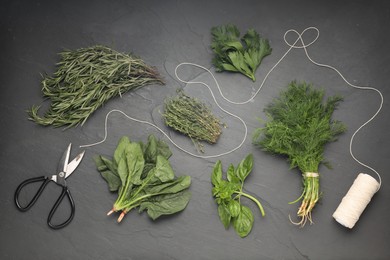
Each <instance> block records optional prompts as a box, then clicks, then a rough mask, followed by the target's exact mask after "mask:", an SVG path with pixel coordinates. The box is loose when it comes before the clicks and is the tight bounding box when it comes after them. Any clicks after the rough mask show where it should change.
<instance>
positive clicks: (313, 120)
mask: <svg viewBox="0 0 390 260" xmlns="http://www.w3.org/2000/svg"><path fill="white" fill-rule="evenodd" d="M323 101H324V91H323V90H317V89H314V88H313V86H312V85H310V84H306V83H297V82H295V81H293V82H291V83H290V84H289V86H288V88H287V90H286V91H282V92H281V93H280V96H279V97H278V98H276V99H274V100H273V102H272V103H270V104H269V105H268V106H267V107H266V108H265V109H264V111H265V112H266V115H267V117H268V119H269V120H268V122H266V123H265V126H264V127H263V128H257V129H256V130H255V133H254V137H253V142H254V144H255V145H258V146H259V147H261V148H262V149H263V150H265V151H267V152H270V153H273V154H281V155H284V156H286V157H287V159H288V161H289V163H290V166H291V168H295V167H297V168H298V169H299V170H300V171H301V172H302V176H303V192H302V195H301V196H300V197H299V198H298V199H297V200H296V201H293V202H291V203H295V202H298V201H300V200H302V203H301V206H300V207H299V209H298V212H297V215H298V217H300V219H301V220H300V221H299V222H298V223H296V224H298V225H301V226H304V225H305V223H306V222H307V220H309V221H310V223H312V218H311V212H312V210H313V208H314V206H315V205H316V203H317V201H318V199H319V197H320V188H319V187H320V184H319V174H318V168H319V166H320V164H321V163H324V164H325V165H326V166H328V167H330V165H329V163H326V162H324V148H325V145H326V144H327V143H328V142H332V141H335V140H336V139H337V138H336V136H337V135H339V134H341V133H343V132H344V131H345V130H346V127H345V126H344V125H343V124H342V123H341V122H340V121H337V120H333V119H332V114H333V111H334V110H335V109H336V108H337V105H338V103H339V102H340V101H342V97H340V96H333V97H329V98H327V100H326V101H325V102H323Z"/></svg>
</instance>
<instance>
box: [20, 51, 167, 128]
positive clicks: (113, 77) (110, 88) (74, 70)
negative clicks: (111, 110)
mask: <svg viewBox="0 0 390 260" xmlns="http://www.w3.org/2000/svg"><path fill="white" fill-rule="evenodd" d="M59 55H60V56H61V60H60V62H59V63H58V64H57V71H56V72H55V73H54V75H53V76H51V77H50V76H44V78H43V80H42V92H43V96H44V97H46V98H47V99H50V101H51V104H50V108H49V109H48V110H47V111H46V113H45V114H44V116H42V117H41V116H39V115H38V110H39V108H40V106H36V105H34V106H32V107H31V109H30V110H28V114H29V116H30V118H29V119H30V120H32V121H34V122H36V123H38V124H41V125H53V126H55V127H60V126H64V125H67V128H69V127H72V126H77V125H79V124H81V125H83V124H84V123H85V122H86V121H87V119H88V118H89V116H90V115H91V114H92V113H93V112H94V111H95V110H96V109H98V108H99V107H101V106H102V105H103V104H104V103H105V102H107V101H108V100H109V99H111V98H113V97H115V96H118V95H119V96H121V95H122V94H124V93H126V92H127V91H129V90H134V89H136V88H139V87H142V86H145V85H147V84H164V82H163V79H162V78H161V77H160V75H159V73H158V71H157V70H156V69H155V68H153V67H151V66H149V65H147V64H146V63H145V62H144V61H143V60H142V59H140V58H138V57H135V56H133V55H132V54H126V53H120V52H117V51H115V50H112V49H110V48H108V47H105V46H100V45H96V46H92V47H89V48H81V49H78V50H74V51H72V50H65V51H63V52H61V53H60V54H59Z"/></svg>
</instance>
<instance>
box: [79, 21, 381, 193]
mask: <svg viewBox="0 0 390 260" xmlns="http://www.w3.org/2000/svg"><path fill="white" fill-rule="evenodd" d="M309 31H311V32H312V33H313V32H314V34H315V37H314V39H312V40H311V41H309V42H308V43H305V41H304V39H303V36H304V35H305V34H307V33H308V32H309ZM291 34H294V35H295V36H296V40H295V41H294V42H293V43H290V42H289V41H288V39H287V37H288V35H291ZM319 35H320V32H319V30H318V28H316V27H307V28H306V29H304V30H303V31H302V32H301V33H299V32H298V31H296V30H294V29H290V30H287V31H286V32H285V34H284V36H283V39H284V42H285V43H286V45H287V46H289V48H288V49H287V51H286V52H285V53H284V54H283V55H282V57H281V58H280V59H279V60H278V61H277V62H276V63H275V64H274V66H272V67H271V69H270V70H269V71H268V72H267V74H266V75H265V77H264V79H263V81H262V82H261V84H260V86H259V88H258V89H257V90H256V92H255V93H254V94H253V95H252V96H251V97H250V98H249V99H248V100H246V101H232V100H229V99H228V98H227V97H225V95H224V94H223V92H222V90H221V87H220V86H219V83H218V81H217V79H216V78H215V77H214V75H213V73H212V72H211V71H210V70H209V69H207V68H205V67H203V66H201V65H198V64H195V63H190V62H183V63H180V64H179V65H177V66H176V68H175V76H176V78H177V79H178V80H179V81H180V82H182V83H184V84H188V85H191V84H198V85H202V86H205V87H207V88H208V89H209V91H210V94H211V96H212V97H213V100H214V102H215V103H216V105H217V106H218V107H219V108H220V109H221V110H222V111H223V112H225V113H226V114H228V115H230V116H232V117H234V118H236V119H238V120H239V121H240V122H241V123H242V124H243V126H244V136H243V139H242V141H241V143H240V144H239V145H238V146H236V147H235V148H233V149H231V150H229V151H227V152H224V153H220V154H215V155H198V154H194V153H192V152H189V151H187V150H185V149H183V148H181V147H180V146H179V145H178V144H176V143H175V142H174V141H173V140H172V139H171V138H170V137H169V136H168V134H166V133H165V132H164V131H163V130H162V129H161V128H159V127H158V126H157V125H155V124H153V123H150V122H147V121H143V120H139V119H136V118H133V117H130V116H128V115H127V114H125V113H124V112H123V111H120V110H117V109H114V110H111V111H110V112H108V113H107V115H106V119H105V125H104V128H105V135H104V139H103V140H102V141H99V142H97V143H94V144H89V145H82V146H80V147H89V146H94V145H97V144H101V143H103V142H104V141H105V140H106V138H107V120H108V116H109V115H110V114H111V113H113V112H119V113H121V114H123V115H124V116H126V117H127V118H128V119H130V120H133V121H136V122H139V123H143V124H147V125H150V126H153V127H154V128H156V129H157V130H159V131H160V132H161V133H162V134H164V135H165V137H166V138H167V139H168V140H169V141H170V142H171V143H172V144H173V145H174V146H176V147H177V148H178V149H179V150H181V151H183V152H185V153H187V154H189V155H191V156H194V157H197V158H203V159H207V158H215V157H220V156H224V155H227V154H230V153H232V152H234V151H236V150H237V149H239V148H240V147H241V146H242V145H243V144H244V142H245V140H246V138H247V135H248V127H247V125H246V123H245V122H244V120H243V119H242V118H241V117H239V116H237V115H235V114H233V113H231V112H229V111H227V110H225V109H224V108H222V107H221V106H220V105H219V103H218V102H217V100H216V98H215V95H214V93H213V91H212V89H211V88H210V86H209V85H208V84H206V83H204V82H201V81H186V80H183V79H182V78H180V76H179V75H178V72H177V71H178V69H179V68H180V67H181V66H193V67H197V68H199V69H202V70H204V71H206V72H207V73H208V74H210V76H211V77H212V78H213V81H214V83H215V85H216V87H217V90H218V92H219V94H220V95H221V97H222V98H223V99H224V100H225V101H227V102H229V103H231V104H233V105H244V104H247V103H249V102H251V101H252V100H254V98H255V97H256V96H257V94H258V93H259V92H260V90H261V89H262V87H263V86H264V83H265V82H266V80H267V79H268V76H269V75H270V74H271V72H272V71H273V70H274V69H275V68H276V67H277V66H278V65H279V64H280V62H282V61H283V59H285V57H286V56H287V55H288V53H290V51H291V50H292V49H303V50H304V52H305V54H306V57H307V58H308V60H309V61H310V62H312V63H313V64H315V65H317V66H319V67H323V68H327V69H331V70H333V71H334V72H336V73H337V74H338V75H339V76H340V77H341V78H342V80H343V81H344V82H345V83H346V84H347V85H349V86H350V87H353V88H356V89H361V90H370V91H375V92H376V93H377V94H378V95H379V97H380V104H379V107H378V109H377V111H376V112H375V113H374V115H373V116H372V117H370V118H369V119H368V120H367V121H366V122H365V123H364V124H362V125H361V126H360V127H359V128H358V129H357V130H356V131H355V132H354V133H353V134H352V137H351V139H350V142H349V153H350V155H351V157H352V158H353V159H354V160H355V161H356V162H357V163H358V164H360V165H361V166H363V167H365V168H367V169H369V170H371V171H372V172H374V173H375V174H376V175H377V177H378V179H379V185H378V190H379V189H380V186H381V183H382V179H381V176H380V174H379V173H378V172H377V171H376V170H375V169H374V168H372V167H371V166H369V165H367V164H365V163H363V162H361V161H360V160H358V159H357V158H356V156H355V155H354V153H353V149H352V146H353V141H354V139H355V136H356V134H357V133H358V132H359V131H360V130H361V129H362V128H363V127H365V126H366V125H367V124H369V123H370V122H371V121H372V120H373V119H374V118H375V117H376V116H377V115H378V114H379V112H380V111H381V109H382V106H383V95H382V93H381V92H380V91H379V90H378V89H376V88H373V87H365V86H358V85H354V84H352V83H350V82H349V81H348V80H347V79H346V78H345V77H344V76H343V74H341V72H340V71H339V70H337V69H336V68H335V67H333V66H330V65H327V64H323V63H319V62H316V61H315V60H313V59H312V58H311V57H310V55H309V53H308V51H307V48H308V47H309V46H311V45H312V44H314V43H315V42H316V41H317V40H318V38H319Z"/></svg>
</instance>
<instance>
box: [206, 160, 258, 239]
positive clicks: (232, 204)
mask: <svg viewBox="0 0 390 260" xmlns="http://www.w3.org/2000/svg"><path fill="white" fill-rule="evenodd" d="M252 168H253V155H252V154H249V155H248V156H247V157H245V158H244V159H243V160H242V161H241V162H240V163H239V164H238V166H237V167H236V168H235V167H234V165H233V164H230V165H229V168H228V169H227V172H226V179H225V178H223V176H222V175H223V172H222V164H221V161H217V162H216V163H215V165H214V169H213V173H212V175H211V182H212V184H213V186H214V187H213V196H214V197H215V201H216V202H217V204H218V215H219V218H220V219H221V222H222V223H223V225H224V226H225V228H226V229H227V228H229V226H230V223H232V224H233V227H234V229H235V230H236V233H237V234H238V235H239V236H240V237H246V236H247V235H248V234H249V233H250V232H251V230H252V227H253V222H254V217H253V214H252V210H251V209H250V208H249V207H247V206H244V205H242V204H241V196H244V197H246V198H249V199H251V200H252V201H254V202H255V203H256V205H257V206H258V207H259V209H260V212H261V215H262V216H263V217H264V216H265V213H264V209H263V207H262V205H261V204H260V202H259V201H258V200H257V199H256V198H255V197H253V196H252V195H249V194H247V193H245V192H244V191H243V188H244V180H245V179H246V177H248V175H249V173H251V171H252Z"/></svg>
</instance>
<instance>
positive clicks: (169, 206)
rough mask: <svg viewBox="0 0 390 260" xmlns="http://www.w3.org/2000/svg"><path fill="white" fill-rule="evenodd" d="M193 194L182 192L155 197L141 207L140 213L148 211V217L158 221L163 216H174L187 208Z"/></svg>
mask: <svg viewBox="0 0 390 260" xmlns="http://www.w3.org/2000/svg"><path fill="white" fill-rule="evenodd" d="M190 198H191V193H190V192H189V191H182V192H179V193H174V194H164V195H159V196H154V197H152V198H150V199H149V200H148V201H144V202H142V203H141V204H140V206H139V212H142V211H144V210H145V209H147V212H148V215H149V216H150V217H151V218H152V219H153V220H156V219H157V218H158V217H160V216H162V215H169V214H174V213H177V212H179V211H182V210H183V209H185V208H186V206H187V204H188V202H189V200H190Z"/></svg>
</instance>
